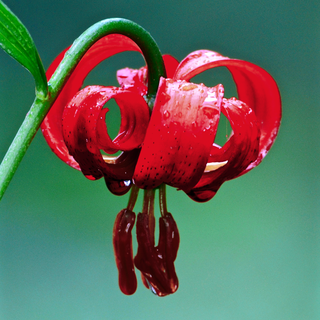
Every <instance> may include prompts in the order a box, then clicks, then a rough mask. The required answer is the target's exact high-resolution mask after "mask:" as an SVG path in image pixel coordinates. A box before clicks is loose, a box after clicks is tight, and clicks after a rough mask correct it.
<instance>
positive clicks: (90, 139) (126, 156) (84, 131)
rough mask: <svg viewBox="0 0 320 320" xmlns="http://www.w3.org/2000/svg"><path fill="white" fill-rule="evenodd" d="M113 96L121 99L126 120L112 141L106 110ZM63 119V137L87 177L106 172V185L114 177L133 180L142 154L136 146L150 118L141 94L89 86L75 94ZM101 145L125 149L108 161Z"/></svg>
mask: <svg viewBox="0 0 320 320" xmlns="http://www.w3.org/2000/svg"><path fill="white" fill-rule="evenodd" d="M111 98H114V99H115V100H116V101H119V102H120V110H121V114H122V119H123V121H124V124H121V127H120V132H119V134H118V136H117V137H116V138H115V139H114V140H113V141H112V140H111V139H110V137H109V135H108V132H107V128H106V124H105V122H104V115H105V112H104V109H103V106H104V105H105V103H106V102H107V101H108V100H109V99H111ZM62 118H63V120H62V127H63V137H64V141H65V143H66V146H67V148H68V151H69V153H70V155H72V156H73V157H74V159H75V160H76V161H77V162H78V163H79V165H80V168H81V171H82V172H83V174H84V175H85V176H86V177H87V178H88V179H99V178H101V177H102V175H104V177H105V179H106V181H107V185H108V181H110V183H109V184H110V186H113V187H114V186H115V183H111V182H112V181H114V180H116V181H127V180H130V179H131V177H132V174H133V170H134V166H135V163H136V160H137V157H138V154H139V150H137V149H136V148H138V147H139V145H140V144H141V143H142V141H143V139H144V135H145V131H146V123H147V122H148V118H149V108H148V106H147V104H146V102H145V101H144V100H143V98H142V97H141V96H140V95H138V94H137V93H134V92H130V91H126V90H123V89H120V88H114V87H101V86H91V87H86V88H84V89H82V90H81V91H79V92H78V93H77V94H76V95H75V96H74V97H73V99H72V100H71V101H70V103H69V104H68V105H67V107H66V108H65V110H64V113H63V117H62ZM102 123H103V124H104V127H103V125H102ZM102 148H105V150H110V149H111V150H115V151H118V150H121V151H125V152H123V153H122V154H121V155H120V156H118V157H114V158H112V159H111V160H110V159H109V158H110V157H109V158H108V159H107V160H106V159H104V157H103V156H102V155H101V152H100V149H102ZM126 187H128V186H126V185H123V186H120V185H119V186H118V187H117V188H116V189H117V190H120V189H121V190H120V191H119V192H123V191H125V190H126ZM119 188H120V189H119ZM111 189H112V190H113V189H114V188H111ZM111 189H110V190H111ZM112 190H111V191H112Z"/></svg>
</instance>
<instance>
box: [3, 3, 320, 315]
mask: <svg viewBox="0 0 320 320" xmlns="http://www.w3.org/2000/svg"><path fill="white" fill-rule="evenodd" d="M6 4H7V5H8V6H9V7H10V8H11V9H12V11H13V12H15V13H16V14H17V15H18V17H19V18H20V19H21V20H22V21H23V23H24V24H25V25H26V27H27V28H28V30H29V31H30V33H31V35H32V37H33V38H34V41H35V43H36V45H37V47H38V50H39V52H40V55H41V57H42V60H43V63H44V65H45V67H46V68H47V67H48V66H49V64H50V62H51V61H52V60H53V59H54V58H55V56H56V55H57V54H58V53H59V52H60V51H62V50H63V49H64V48H65V47H67V46H68V45H70V44H71V43H72V42H73V40H74V39H75V38H77V37H78V36H79V35H80V34H81V33H82V32H83V31H84V30H85V29H87V28H88V27H89V26H90V25H92V24H93V23H95V22H97V21H99V20H102V19H105V18H111V17H123V18H127V19H131V20H133V21H135V22H137V23H139V24H140V25H142V26H143V27H144V28H146V29H147V30H148V31H149V32H150V33H151V34H152V35H153V37H154V38H155V39H156V41H157V42H158V45H159V47H160V49H161V51H162V52H163V53H170V54H172V55H174V56H175V57H176V58H178V59H182V58H184V57H185V56H186V55H187V54H188V53H190V52H191V51H194V50H197V49H211V50H214V51H218V52H220V53H222V54H224V55H226V56H229V57H233V58H239V59H244V60H248V61H251V62H253V63H255V64H258V65H259V66H261V67H263V68H265V69H266V70H267V71H269V72H270V73H271V74H272V75H273V77H274V78H275V79H276V81H277V83H278V85H279V88H280V91H281V95H282V101H283V121H282V126H281V129H280V133H279V136H278V138H277V140H276V143H275V144H274V147H273V148H272V150H271V152H270V153H269V155H268V156H267V157H266V159H265V160H264V161H263V163H262V164H261V165H260V166H259V167H257V168H256V169H255V170H253V171H251V172H250V173H248V174H247V175H245V176H243V177H241V178H239V179H236V180H234V181H230V182H227V183H226V184H225V185H223V187H222V188H221V190H220V191H219V192H218V194H217V196H216V197H215V198H214V199H213V200H211V201H210V202H208V203H205V204H198V203H195V202H193V201H191V200H190V199H189V198H188V197H187V196H186V195H185V194H183V193H182V192H178V191H176V190H174V189H171V188H169V192H168V207H169V210H170V211H171V212H172V213H173V215H174V217H175V219H176V221H177V223H178V226H179V230H180V236H181V245H180V250H179V254H178V258H177V262H176V269H177V273H178V276H179V280H180V288H179V290H178V291H177V293H175V294H174V295H172V296H168V297H165V298H158V297H156V296H154V295H152V294H151V293H150V291H148V290H146V289H145V288H144V287H143V286H142V283H141V281H140V282H139V286H138V290H137V292H136V294H135V295H133V296H130V297H127V296H124V295H123V294H122V293H121V292H120V290H119V289H118V285H117V270H116V266H115V263H114V258H113V249H112V238H111V234H112V227H113V222H114V218H115V215H116V214H117V213H118V212H119V211H120V210H121V209H122V208H124V207H125V206H126V203H127V198H128V196H124V197H116V196H113V195H111V194H110V193H109V192H108V191H107V189H106V187H105V185H104V182H103V181H97V182H92V181H89V180H86V179H85V178H84V177H83V176H82V175H81V174H80V173H79V172H77V171H76V170H73V169H71V168H69V167H68V166H67V165H65V164H64V163H63V162H62V161H60V160H59V159H58V158H56V156H55V155H54V154H53V153H52V152H51V150H50V149H49V147H48V146H47V145H46V143H45V142H44V139H43V137H42V135H41V134H40V133H39V134H37V136H36V137H35V139H34V141H33V143H32V144H31V146H30V148H29V150H28V152H27V154H26V156H25V158H24V159H23V161H22V163H21V165H20V167H19V169H18V171H17V173H16V175H15V177H14V179H13V181H12V183H11V184H10V186H9V188H8V190H7V192H6V194H5V196H4V198H3V200H2V201H1V203H0V319H4V320H16V319H19V320H20V319H21V320H29V319H30V320H34V319H41V320H42V319H57V320H58V319H77V320H82V319H88V320H89V319H90V320H95V319H97V320H100V319H116V320H117V319H139V320H144V319H153V320H156V319H203V320H204V319H213V320H216V319H217V320H218V319H219V320H235V319H237V320H242V319H243V320H270V319H272V320H286V319H290V320H293V319H294V320H301V319H303V320H304V319H306V320H316V319H319V318H320V304H319V299H320V288H319V285H320V279H319V276H320V269H319V268H320V263H319V262H320V259H319V257H320V250H319V249H320V248H319V232H320V230H319V213H320V212H319V208H320V203H319V166H318V163H319V155H320V152H319V151H320V150H319V138H318V137H319V120H320V117H319V116H320V114H319V113H320V112H319V110H320V108H319V107H320V106H319V84H320V70H319V69H320V63H319V58H318V57H319V52H320V46H319V43H320V37H319V36H320V33H319V30H320V29H319V28H320V25H319V21H320V20H319V13H320V11H319V1H316V0H314V1H312V0H309V1H306V0H299V1H298V0H290V1H289V0H260V1H259V0H258V1H257V0H245V1H239V0H222V1H210V0H207V1H202V0H198V1H190V0H187V1H186V0H185V1H182V0H176V1H175V0H162V1H158V2H156V1H154V2H152V1H147V0H133V1H130V0H118V1H102V0H91V1H87V2H83V1H81V2H80V1H76V0H68V1H66V0H46V1H37V0H31V1H30V0H7V1H6ZM142 64H143V60H142V58H141V56H139V55H138V54H137V53H128V54H121V55H119V57H113V58H112V59H110V60H108V61H106V62H104V63H102V65H100V66H99V67H98V68H97V70H94V71H93V72H92V74H90V76H89V78H88V80H87V83H92V84H105V85H108V84H116V82H115V71H116V70H117V69H119V68H122V67H126V66H129V67H139V66H141V65H142ZM197 80H199V81H204V82H205V83H206V84H207V85H214V84H216V83H219V82H221V83H223V84H225V86H226V95H227V96H231V95H233V94H235V93H234V86H233V84H232V83H231V82H230V76H229V75H228V74H227V73H226V72H225V70H217V71H212V72H211V71H210V72H207V73H206V74H204V75H203V78H199V79H197ZM316 97H317V99H316ZM33 98H34V83H33V79H32V77H31V75H30V74H29V73H28V72H27V71H26V70H25V69H23V68H22V67H20V65H18V63H16V62H15V61H14V60H13V59H11V58H10V57H8V56H6V55H5V54H4V53H3V52H0V132H1V133H0V137H1V138H0V157H1V158H3V156H4V154H5V152H6V150H7V148H8V147H9V145H10V143H11V141H12V139H13V137H14V135H15V133H16V131H17V129H18V127H19V126H20V124H21V123H22V121H23V119H24V116H25V114H26V113H27V111H28V109H29V107H30V105H31V103H32V101H33ZM139 208H141V199H139V203H138V204H137V208H136V211H139Z"/></svg>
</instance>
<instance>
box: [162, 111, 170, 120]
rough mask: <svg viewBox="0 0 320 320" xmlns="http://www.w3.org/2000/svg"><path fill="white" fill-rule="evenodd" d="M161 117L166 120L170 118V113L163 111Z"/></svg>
mask: <svg viewBox="0 0 320 320" xmlns="http://www.w3.org/2000/svg"><path fill="white" fill-rule="evenodd" d="M163 116H164V118H165V119H168V118H169V117H170V112H169V111H168V110H164V112H163Z"/></svg>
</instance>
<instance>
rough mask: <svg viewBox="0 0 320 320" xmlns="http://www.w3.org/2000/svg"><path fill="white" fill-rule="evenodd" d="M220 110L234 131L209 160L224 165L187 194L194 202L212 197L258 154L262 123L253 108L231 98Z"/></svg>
mask: <svg viewBox="0 0 320 320" xmlns="http://www.w3.org/2000/svg"><path fill="white" fill-rule="evenodd" d="M221 111H222V113H223V114H224V115H225V116H226V117H227V118H228V120H229V121H230V124H231V127H232V129H233V134H232V135H231V136H230V138H229V140H228V141H227V142H226V144H225V145H224V146H223V147H220V146H217V145H213V146H212V149H211V152H210V157H209V159H208V162H210V163H211V162H217V163H224V165H222V166H221V167H219V168H218V169H216V170H213V171H211V172H210V171H208V172H205V173H204V174H203V175H202V177H201V179H200V181H199V182H198V183H197V185H196V186H195V187H194V188H193V189H192V190H191V191H190V192H189V193H188V195H189V197H191V198H192V199H193V200H195V201H199V202H204V201H208V200H210V199H211V198H212V197H213V196H214V195H215V194H216V192H217V191H218V189H219V188H220V186H221V185H222V183H223V182H224V181H226V180H230V179H233V178H236V177H237V176H239V174H241V173H243V171H244V170H245V169H246V168H247V167H248V166H249V165H250V164H251V163H253V162H255V161H256V159H257V157H258V154H259V141H260V125H259V122H258V121H257V119H256V116H255V114H254V112H253V110H252V109H251V108H249V107H248V106H247V105H246V104H245V103H243V102H242V101H239V100H236V99H235V98H232V99H223V102H222V104H221Z"/></svg>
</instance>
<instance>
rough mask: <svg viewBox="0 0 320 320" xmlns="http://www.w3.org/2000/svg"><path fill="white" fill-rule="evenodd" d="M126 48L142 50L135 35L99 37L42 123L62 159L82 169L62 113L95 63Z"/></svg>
mask: <svg viewBox="0 0 320 320" xmlns="http://www.w3.org/2000/svg"><path fill="white" fill-rule="evenodd" d="M67 50H68V49H66V50H64V51H63V52H61V53H60V55H59V56H57V58H56V59H55V60H54V61H53V63H52V64H51V65H50V67H49V68H48V71H47V78H48V79H50V78H51V76H52V74H53V73H54V71H55V70H56V68H57V67H58V65H59V63H60V62H61V61H62V59H63V57H64V55H65V53H66V52H67ZM123 51H138V52H141V50H140V49H139V47H138V46H137V45H136V44H135V43H134V42H133V41H132V40H131V39H129V38H127V37H125V36H123V35H120V34H112V35H108V36H106V37H104V38H102V39H100V40H99V41H97V42H96V43H95V44H94V45H93V46H92V47H91V48H90V49H89V50H88V51H87V53H86V54H85V55H84V57H83V58H82V59H81V61H80V62H79V64H78V66H77V67H76V69H75V70H74V71H73V73H72V75H71V76H70V78H69V80H68V81H67V83H66V84H65V86H64V88H63V89H62V91H61V93H60V94H59V96H58V98H57V99H56V101H55V103H54V104H53V106H52V107H51V109H50V111H49V112H48V114H47V116H46V118H45V119H44V121H43V122H42V124H41V130H42V133H43V135H44V137H45V139H46V141H47V143H48V145H49V146H50V147H51V149H52V151H53V152H54V153H55V154H56V155H57V156H58V157H59V158H60V159H61V160H62V161H64V162H65V163H67V164H68V165H70V166H71V167H73V168H75V169H78V170H80V166H79V164H78V163H77V161H76V160H75V159H74V158H73V157H72V155H70V154H69V151H68V148H67V147H66V144H65V142H64V139H63V135H62V113H63V110H64V107H65V106H66V105H67V104H68V103H69V101H70V100H71V99H72V97H73V96H74V95H75V94H76V93H77V92H78V91H79V90H80V88H81V86H82V84H83V81H84V79H85V78H86V76H87V75H88V73H89V72H90V71H91V70H92V69H93V68H94V67H96V66H97V65H98V64H99V63H100V62H101V61H103V60H105V59H107V58H109V57H110V56H112V55H115V54H117V53H120V52H123Z"/></svg>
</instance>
